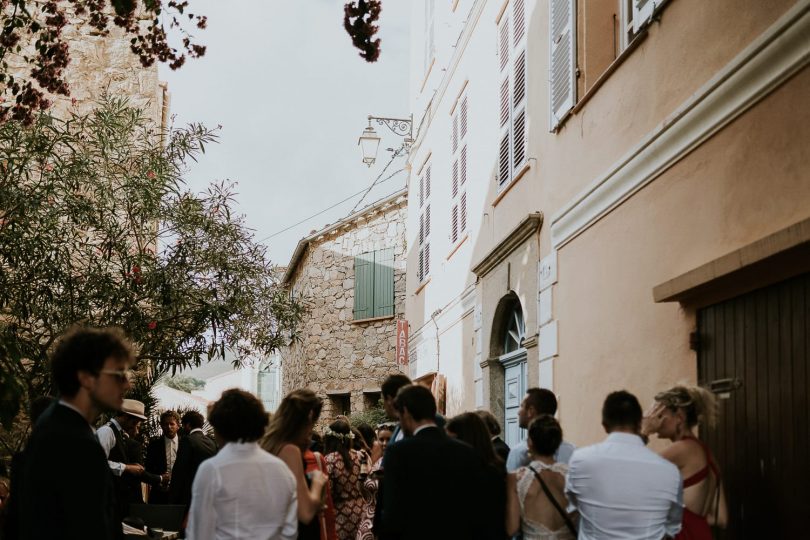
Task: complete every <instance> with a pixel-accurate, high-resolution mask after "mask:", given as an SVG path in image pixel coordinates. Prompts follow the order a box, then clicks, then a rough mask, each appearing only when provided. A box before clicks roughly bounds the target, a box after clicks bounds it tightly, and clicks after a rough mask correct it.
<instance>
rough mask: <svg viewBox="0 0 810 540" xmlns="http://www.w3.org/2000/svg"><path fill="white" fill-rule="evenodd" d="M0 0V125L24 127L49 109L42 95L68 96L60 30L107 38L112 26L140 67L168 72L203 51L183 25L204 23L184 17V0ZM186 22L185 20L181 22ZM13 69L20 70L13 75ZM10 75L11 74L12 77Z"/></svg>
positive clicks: (67, 58)
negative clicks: (174, 37)
mask: <svg viewBox="0 0 810 540" xmlns="http://www.w3.org/2000/svg"><path fill="white" fill-rule="evenodd" d="M109 4H110V5H109V6H108V3H107V2H106V1H105V0H44V1H43V0H0V23H2V28H0V88H2V90H0V122H2V121H3V120H6V119H8V118H12V119H14V120H17V121H21V122H23V123H25V124H26V125H29V124H31V123H32V122H33V121H34V119H35V113H36V111H37V110H45V109H47V108H48V107H49V106H50V100H49V99H48V95H49V94H50V95H63V96H69V95H70V86H69V85H68V81H66V80H65V79H64V72H65V68H66V67H67V66H68V64H70V45H69V40H68V39H67V38H66V37H65V36H64V35H63V31H64V29H65V27H66V26H68V25H71V26H76V27H78V30H79V31H80V33H81V32H87V31H89V32H93V33H96V34H101V35H108V34H109V33H110V30H111V29H113V28H115V27H118V28H120V29H121V30H122V31H123V33H124V36H125V37H127V38H129V42H130V49H131V50H132V53H133V54H135V55H137V56H138V58H139V59H140V61H141V64H142V65H143V66H145V67H148V66H151V65H153V64H154V62H155V60H158V61H160V62H166V63H168V64H169V67H171V68H172V69H177V68H179V67H180V66H182V65H183V64H184V63H185V61H186V57H187V56H188V57H190V58H198V57H200V56H203V55H204V54H205V47H204V46H202V45H199V44H197V43H194V41H193V36H192V35H191V34H190V33H189V29H188V28H187V27H186V26H185V25H186V24H191V25H192V26H194V27H196V28H198V29H204V28H205V27H206V24H207V19H206V17H205V16H203V15H194V14H193V13H189V12H188V11H187V10H188V4H189V3H188V1H185V0H168V1H164V0H143V2H138V0H110V2H109ZM186 19H188V21H186ZM167 29H169V30H171V31H173V32H179V34H180V38H179V39H180V45H179V46H177V47H175V46H172V45H171V44H170V43H169V37H168V32H167ZM15 66H22V68H21V69H17V70H15V69H14V68H15ZM15 71H16V73H14V72H15Z"/></svg>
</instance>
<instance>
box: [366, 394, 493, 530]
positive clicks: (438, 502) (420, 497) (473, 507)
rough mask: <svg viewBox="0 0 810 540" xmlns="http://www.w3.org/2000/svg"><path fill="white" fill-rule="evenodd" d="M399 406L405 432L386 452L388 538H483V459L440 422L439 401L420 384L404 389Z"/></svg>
mask: <svg viewBox="0 0 810 540" xmlns="http://www.w3.org/2000/svg"><path fill="white" fill-rule="evenodd" d="M395 406H396V408H397V411H398V412H399V420H400V425H401V426H402V429H403V430H404V431H405V434H406V435H408V436H407V437H406V438H404V439H402V440H401V441H399V442H398V443H396V444H391V445H390V446H388V448H387V449H386V452H385V493H384V495H383V498H384V504H383V509H382V512H383V514H382V530H381V531H380V537H381V538H382V539H383V540H399V539H402V540H408V539H414V540H416V539H419V540H431V539H437V540H438V539H445V538H465V539H468V538H469V539H476V538H480V537H481V536H482V534H483V532H484V527H482V519H481V518H482V516H483V515H484V512H482V511H480V508H479V506H480V504H481V503H480V502H479V501H480V500H483V498H481V497H478V496H477V490H478V489H480V486H481V485H482V479H483V468H482V465H481V461H480V460H479V459H478V457H477V456H476V454H475V452H474V451H473V449H472V448H470V447H469V446H468V445H466V444H464V443H462V442H460V441H457V440H455V439H452V438H450V437H448V436H447V435H446V434H445V433H444V431H443V430H442V429H440V428H439V427H438V426H437V425H436V401H435V399H434V398H433V394H431V393H430V390H428V389H427V388H425V387H424V386H421V385H410V386H405V387H403V388H402V389H401V390H400V391H399V392H398V393H397V397H396V401H395Z"/></svg>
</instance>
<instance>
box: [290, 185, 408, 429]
mask: <svg viewBox="0 0 810 540" xmlns="http://www.w3.org/2000/svg"><path fill="white" fill-rule="evenodd" d="M406 203H407V194H406V192H404V191H401V192H398V193H395V194H394V195H392V196H390V197H387V198H386V199H383V200H381V201H378V202H377V203H374V204H372V205H370V206H368V207H366V208H364V209H362V210H360V211H358V212H357V213H355V214H352V215H351V216H349V217H347V218H345V219H343V220H341V221H339V222H337V223H335V224H333V225H329V226H327V227H326V228H325V229H323V230H321V231H317V232H314V233H312V234H311V235H309V236H308V237H306V238H304V239H302V240H301V241H300V242H299V244H298V247H297V248H296V250H295V253H294V254H293V257H292V260H291V262H290V265H289V267H288V268H287V272H286V274H285V276H284V283H285V285H286V286H287V287H289V288H290V290H291V292H292V294H293V295H294V296H295V297H296V298H298V299H299V300H300V301H301V302H303V303H304V305H305V306H306V308H307V313H306V315H305V317H304V320H303V322H302V323H301V326H300V329H301V331H300V336H301V339H300V341H299V342H297V343H294V344H293V345H292V346H290V347H288V348H286V349H284V350H283V351H282V354H281V366H282V386H283V393H285V394H286V393H287V392H289V391H291V390H294V389H296V388H310V389H311V390H314V391H315V392H316V393H317V394H318V395H319V396H321V397H322V398H323V400H324V409H323V413H322V415H321V421H322V422H326V423H328V422H329V421H331V420H332V419H333V418H334V416H335V415H338V414H350V413H352V412H358V411H363V410H367V409H369V408H373V407H377V406H378V402H379V398H380V384H381V383H382V381H383V380H384V379H385V377H387V376H388V375H389V374H391V373H395V372H397V371H399V370H398V367H397V363H396V358H395V351H396V326H397V319H399V318H401V317H402V315H403V313H404V309H405V305H404V300H405V214H406ZM380 253H388V254H389V255H392V257H389V258H388V259H387V262H384V263H381V262H380V260H379V258H378V259H377V262H376V264H375V263H374V262H373V261H374V258H373V254H378V255H379V254H380ZM358 260H360V261H362V260H368V261H370V262H371V263H372V265H373V266H374V268H375V269H376V270H377V271H381V272H382V274H380V275H378V276H376V278H375V279H374V280H372V281H373V283H374V286H373V290H374V292H375V293H378V292H380V291H382V293H381V294H383V295H390V302H392V303H393V304H392V306H391V308H390V309H387V310H384V314H382V315H379V314H375V313H373V312H372V311H371V310H366V311H363V312H359V311H358V307H363V308H366V307H367V306H359V305H358V303H357V302H355V296H356V295H357V294H358V291H362V286H363V285H362V283H361V282H360V281H361V280H362V279H363V278H360V279H358V277H357V273H356V269H357V265H358V264H359V261H358ZM364 275H365V279H368V276H369V274H368V273H366V274H364ZM383 282H385V283H383ZM389 287H390V288H389ZM361 294H362V293H361ZM390 302H379V301H378V304H385V305H386V306H387V305H388V304H389V303H390Z"/></svg>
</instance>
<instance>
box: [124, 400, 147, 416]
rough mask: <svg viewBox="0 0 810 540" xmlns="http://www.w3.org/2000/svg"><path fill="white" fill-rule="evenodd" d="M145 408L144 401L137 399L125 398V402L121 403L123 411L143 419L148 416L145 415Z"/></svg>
mask: <svg viewBox="0 0 810 540" xmlns="http://www.w3.org/2000/svg"><path fill="white" fill-rule="evenodd" d="M145 409H146V407H144V405H143V403H141V402H140V401H138V400H137V399H125V400H124V404H123V405H121V412H122V413H124V414H128V415H130V416H134V417H135V418H140V419H141V420H146V416H144V415H143V413H144V410H145Z"/></svg>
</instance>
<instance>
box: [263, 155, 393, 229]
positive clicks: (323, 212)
mask: <svg viewBox="0 0 810 540" xmlns="http://www.w3.org/2000/svg"><path fill="white" fill-rule="evenodd" d="M389 165H390V163H389ZM386 168H388V166H387V165H386ZM404 170H405V169H404V168H402V169H399V170H397V171H394V172H392V173H391V174H390V175H388V176H387V177H385V178H384V179H383V180H380V181H379V182H378V181H377V180H379V179H380V176H377V178H376V179H375V180H374V183H372V184H371V188H373V187H374V186H375V185H378V186H379V185H380V184H383V183H385V182H387V181H388V180H390V179H391V178H393V177H394V176H396V175H397V174H399V173H401V172H402V171H404ZM383 172H385V169H383ZM381 175H382V173H381ZM371 188H365V189H362V190H360V191H358V192H357V193H354V194H353V195H349V196H348V197H346V198H345V199H343V200H342V201H340V202H337V203H335V204H333V205H332V206H330V207H328V208H324V209H323V210H321V211H320V212H318V213H316V214H312V215H311V216H309V217H307V218H305V219H302V220H301V221H299V222H298V223H294V224H293V225H290V226H289V227H285V228H284V229H281V230H280V231H276V232H274V233H273V234H271V235H270V236H266V237H264V238H262V239H261V240H257V243H261V242H264V241H266V240H270V239H271V238H273V237H275V236H278V235H280V234H282V233H285V232H287V231H289V230H290V229H294V228H295V227H298V226H299V225H302V224H304V223H306V222H307V221H309V220H310V219H313V218H316V217H318V216H320V215H321V214H325V213H326V212H328V211H329V210H332V209H333V208H337V207H338V206H340V205H341V204H343V203H345V202H347V201H350V200H352V199H354V198H355V197H357V196H358V195H363V197H365V196H366V194H368V192H369V191H371ZM361 200H362V199H361ZM352 211H354V210H352Z"/></svg>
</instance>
